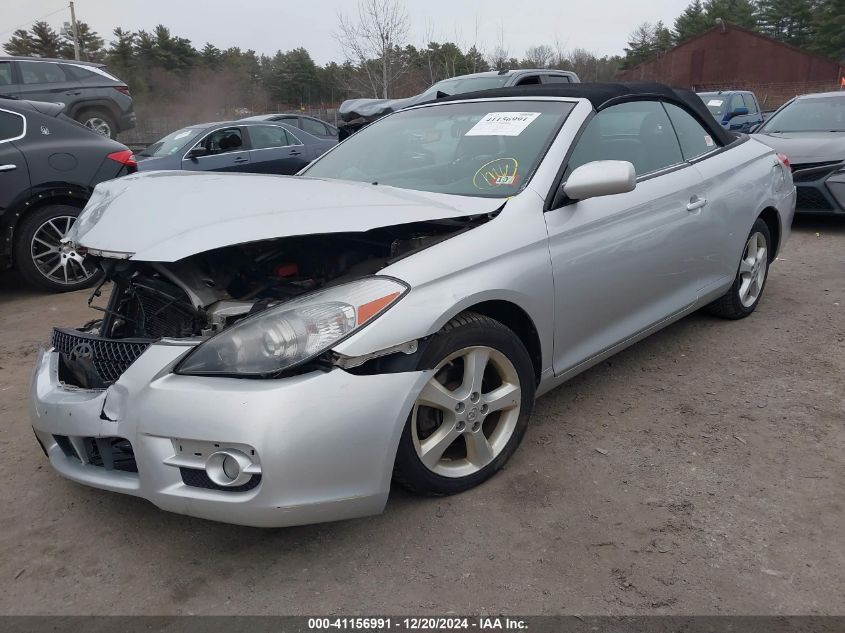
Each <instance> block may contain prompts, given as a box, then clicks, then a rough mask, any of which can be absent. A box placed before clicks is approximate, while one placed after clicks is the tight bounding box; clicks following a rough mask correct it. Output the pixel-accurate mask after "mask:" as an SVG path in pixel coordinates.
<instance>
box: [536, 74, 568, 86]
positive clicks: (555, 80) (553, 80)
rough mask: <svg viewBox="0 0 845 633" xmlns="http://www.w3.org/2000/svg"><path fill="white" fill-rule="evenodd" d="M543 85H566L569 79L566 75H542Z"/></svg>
mask: <svg viewBox="0 0 845 633" xmlns="http://www.w3.org/2000/svg"><path fill="white" fill-rule="evenodd" d="M543 78H544V79H545V83H547V84H568V83H570V81H569V77H567V76H566V75H543Z"/></svg>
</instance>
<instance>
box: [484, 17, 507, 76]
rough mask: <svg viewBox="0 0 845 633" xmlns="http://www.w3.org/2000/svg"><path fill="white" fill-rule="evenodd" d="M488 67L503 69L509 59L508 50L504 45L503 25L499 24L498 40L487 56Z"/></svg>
mask: <svg viewBox="0 0 845 633" xmlns="http://www.w3.org/2000/svg"><path fill="white" fill-rule="evenodd" d="M487 61H488V62H489V63H490V67H491V68H493V69H495V70H504V69H505V68H507V65H508V62H509V61H510V50H509V49H508V47H507V46H505V27H504V25H499V41H498V42H497V43H496V46H495V47H494V48H493V50H492V51H491V52H490V55H489V56H488V57H487Z"/></svg>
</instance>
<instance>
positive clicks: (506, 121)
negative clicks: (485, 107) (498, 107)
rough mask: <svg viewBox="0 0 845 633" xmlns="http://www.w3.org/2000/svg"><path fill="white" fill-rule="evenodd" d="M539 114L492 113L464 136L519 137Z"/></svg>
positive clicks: (486, 115)
mask: <svg viewBox="0 0 845 633" xmlns="http://www.w3.org/2000/svg"><path fill="white" fill-rule="evenodd" d="M538 116H540V113H539V112H490V113H489V114H485V115H484V116H483V117H482V119H481V120H480V121H479V122H478V123H476V124H475V125H473V126H472V128H470V130H469V131H468V132H467V133H466V134H465V135H464V136H519V135H520V134H522V132H523V130H525V128H527V127H528V126H529V125H530V124H531V122H532V121H533V120H534V119H536V118H537V117H538Z"/></svg>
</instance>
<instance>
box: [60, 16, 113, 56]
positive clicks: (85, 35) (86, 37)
mask: <svg viewBox="0 0 845 633" xmlns="http://www.w3.org/2000/svg"><path fill="white" fill-rule="evenodd" d="M61 40H62V45H61V49H60V50H59V57H63V58H65V59H73V58H74V57H73V56H74V49H73V31H72V30H67V31H63V32H62V35H61ZM76 41H77V43H78V44H79V59H81V60H82V61H89V62H98V61H101V60H102V59H103V57H104V56H105V51H104V50H103V46H104V45H105V42H104V41H103V38H101V37H100V36H99V35H97V32H96V31H92V30H91V28H90V27H89V26H88V25H87V24H86V23H85V22H77V23H76Z"/></svg>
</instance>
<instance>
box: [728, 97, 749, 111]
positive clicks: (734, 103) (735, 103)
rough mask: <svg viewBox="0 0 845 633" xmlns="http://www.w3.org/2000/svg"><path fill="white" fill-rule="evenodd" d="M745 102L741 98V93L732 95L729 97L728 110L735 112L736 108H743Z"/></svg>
mask: <svg viewBox="0 0 845 633" xmlns="http://www.w3.org/2000/svg"><path fill="white" fill-rule="evenodd" d="M744 107H745V102H744V101H743V100H742V95H733V96H732V97H731V107H730V109H729V110H728V112H735V111H736V110H737V109H738V108H744Z"/></svg>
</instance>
